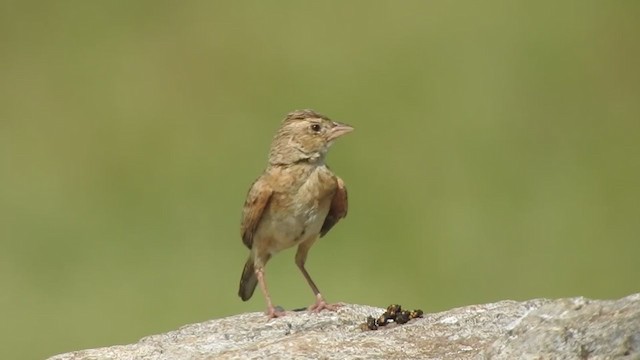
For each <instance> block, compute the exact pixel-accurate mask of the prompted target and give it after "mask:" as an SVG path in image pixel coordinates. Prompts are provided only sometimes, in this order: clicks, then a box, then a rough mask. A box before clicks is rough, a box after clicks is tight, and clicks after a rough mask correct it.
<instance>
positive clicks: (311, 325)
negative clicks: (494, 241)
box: [50, 294, 640, 360]
mask: <svg viewBox="0 0 640 360" xmlns="http://www.w3.org/2000/svg"><path fill="white" fill-rule="evenodd" d="M383 311H384V310H383V309H380V308H375V307H369V306H363V305H345V306H344V307H342V308H341V309H340V310H339V311H338V312H337V313H333V312H327V311H324V312H321V313H319V314H315V313H307V312H292V313H290V314H288V315H287V316H286V317H283V318H278V319H274V320H271V321H267V320H266V317H265V316H264V315H263V314H261V313H250V314H241V315H235V316H230V317H227V318H223V319H217V320H210V321H206V322H203V323H199V324H192V325H186V326H184V327H182V328H180V329H178V330H175V331H171V332H168V333H165V334H159V335H152V336H149V337H146V338H143V339H142V340H140V341H139V342H138V343H136V344H131V345H117V346H112V347H106V348H99V349H90V350H81V351H74V352H70V353H66V354H61V355H57V356H54V357H52V358H50V360H79V359H158V360H159V359H272V358H296V359H618V358H620V359H640V294H635V295H631V296H628V297H626V298H623V299H620V300H615V301H605V300H588V299H585V298H572V299H559V300H547V299H537V300H529V301H524V302H516V301H501V302H497V303H493V304H485V305H473V306H467V307H463V308H457V309H453V310H449V311H445V312H441V313H436V314H425V315H424V318H422V319H416V320H412V321H410V322H409V323H407V324H404V325H390V326H387V327H384V328H381V329H380V330H376V331H363V330H362V329H361V324H362V323H363V322H364V321H365V319H366V317H367V316H369V315H372V316H376V317H377V316H378V315H380V314H382V312H383Z"/></svg>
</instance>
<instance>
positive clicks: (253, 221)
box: [240, 177, 273, 249]
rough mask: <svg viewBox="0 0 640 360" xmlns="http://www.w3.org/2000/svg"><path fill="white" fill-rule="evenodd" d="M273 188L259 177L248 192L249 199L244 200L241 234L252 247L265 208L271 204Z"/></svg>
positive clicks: (243, 239) (244, 240) (244, 241)
mask: <svg viewBox="0 0 640 360" xmlns="http://www.w3.org/2000/svg"><path fill="white" fill-rule="evenodd" d="M272 194H273V189H272V188H271V186H269V184H268V183H267V182H266V181H264V179H263V178H262V177H260V178H258V180H256V181H255V182H254V183H253V185H251V189H250V190H249V193H248V194H247V200H246V201H245V202H244V208H243V209H242V223H241V224H240V234H241V235H242V242H243V243H244V244H245V245H246V246H247V247H248V248H249V249H251V246H252V245H253V235H254V234H255V232H256V229H257V228H258V224H260V219H262V214H263V213H264V209H265V208H266V207H267V206H268V205H269V201H270V200H271V195H272Z"/></svg>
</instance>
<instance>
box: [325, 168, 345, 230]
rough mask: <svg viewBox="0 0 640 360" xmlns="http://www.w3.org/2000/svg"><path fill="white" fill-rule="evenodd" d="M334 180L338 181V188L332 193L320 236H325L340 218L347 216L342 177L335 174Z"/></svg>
mask: <svg viewBox="0 0 640 360" xmlns="http://www.w3.org/2000/svg"><path fill="white" fill-rule="evenodd" d="M336 180H337V181H338V189H337V190H336V193H335V194H334V195H333V199H332V200H331V207H330V208H329V213H328V214H327V217H326V218H325V219H324V223H323V224H322V229H320V237H322V236H325V235H326V234H327V233H328V232H329V230H331V228H332V227H333V226H334V225H335V224H337V223H338V221H339V220H340V219H342V218H343V217H346V216H347V209H348V207H349V201H348V199H347V188H346V187H345V186H344V181H342V179H340V178H339V177H337V176H336Z"/></svg>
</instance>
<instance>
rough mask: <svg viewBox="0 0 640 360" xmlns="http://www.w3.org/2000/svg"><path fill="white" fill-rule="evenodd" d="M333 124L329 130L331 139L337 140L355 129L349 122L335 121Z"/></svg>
mask: <svg viewBox="0 0 640 360" xmlns="http://www.w3.org/2000/svg"><path fill="white" fill-rule="evenodd" d="M333 124H334V126H333V127H332V128H331V130H330V131H329V141H332V140H335V139H337V138H339V137H340V136H342V135H344V134H346V133H349V132H352V131H353V127H352V126H349V125H347V124H341V123H339V122H335V121H334V122H333Z"/></svg>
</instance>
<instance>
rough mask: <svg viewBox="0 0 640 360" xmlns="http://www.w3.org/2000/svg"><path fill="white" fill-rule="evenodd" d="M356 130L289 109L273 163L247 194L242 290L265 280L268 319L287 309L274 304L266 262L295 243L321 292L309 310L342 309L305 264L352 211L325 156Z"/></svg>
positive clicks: (299, 261)
mask: <svg viewBox="0 0 640 360" xmlns="http://www.w3.org/2000/svg"><path fill="white" fill-rule="evenodd" d="M352 130H353V128H352V127H351V126H349V125H345V124H340V123H337V122H335V121H331V120H330V119H329V118H327V117H326V116H324V115H320V114H318V113H316V112H314V111H313V110H297V111H294V112H292V113H290V114H288V115H287V116H286V117H285V119H284V121H283V122H282V125H281V126H280V129H278V132H277V133H276V135H275V136H274V138H273V141H272V143H271V151H270V152H269V165H268V166H267V168H266V170H265V171H264V173H263V174H262V176H260V177H259V178H258V179H257V180H256V181H255V182H254V183H253V185H252V186H251V189H250V190H249V193H248V194H247V200H246V201H245V203H244V209H243V211H242V225H241V235H242V242H243V243H244V244H245V245H246V246H247V247H248V248H249V249H250V250H251V253H250V255H249V259H247V262H246V264H245V265H244V270H243V271H242V277H241V278H240V290H239V291H238V295H239V296H240V298H242V300H243V301H247V300H249V299H250V298H251V295H253V291H254V290H255V288H256V285H258V284H260V289H261V290H262V293H263V295H264V297H265V300H266V301H267V314H268V315H269V318H274V317H278V316H282V315H284V314H283V313H282V312H278V311H276V310H275V308H274V307H273V303H272V302H271V297H270V296H269V292H268V290H267V284H266V281H265V276H264V267H265V265H266V264H267V262H268V261H269V259H270V258H271V256H273V255H275V254H276V253H278V252H280V251H281V250H284V249H287V248H290V247H292V246H296V245H297V246H298V251H297V252H296V257H295V262H296V265H297V266H298V268H299V269H300V271H301V272H302V275H304V278H305V279H306V280H307V282H308V283H309V286H311V290H313V294H314V295H315V297H316V302H315V304H314V305H311V306H310V307H309V310H312V311H321V310H323V309H328V310H335V309H336V308H337V305H335V304H327V303H326V301H325V300H324V298H323V297H322V294H320V291H319V290H318V287H317V286H316V284H315V283H314V282H313V280H311V276H309V273H308V272H307V270H306V269H305V267H304V263H305V261H306V259H307V253H308V252H309V249H310V248H311V246H312V245H313V243H314V242H315V241H316V240H317V239H318V238H319V237H322V236H324V235H326V234H327V232H329V230H331V228H332V227H333V226H334V225H335V224H336V223H337V222H338V221H339V220H340V219H342V218H343V217H345V216H346V215H347V189H346V188H345V186H344V182H343V181H342V179H340V178H339V177H337V176H336V175H335V174H334V173H333V172H332V171H331V170H329V168H328V167H327V166H326V165H325V163H324V160H325V156H326V155H327V151H328V150H329V147H330V146H331V144H332V143H333V141H334V140H335V139H337V138H338V137H340V136H342V135H344V134H346V133H348V132H350V131H352Z"/></svg>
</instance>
